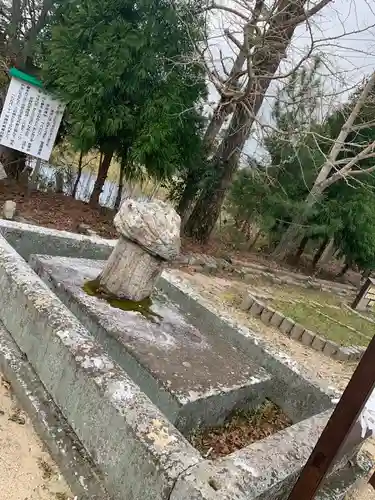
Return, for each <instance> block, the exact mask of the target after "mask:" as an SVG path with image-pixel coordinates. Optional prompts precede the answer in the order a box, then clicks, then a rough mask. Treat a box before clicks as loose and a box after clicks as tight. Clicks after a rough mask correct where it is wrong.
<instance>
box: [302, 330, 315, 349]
mask: <svg viewBox="0 0 375 500" xmlns="http://www.w3.org/2000/svg"><path fill="white" fill-rule="evenodd" d="M314 338H315V333H314V332H311V331H310V330H305V331H304V332H303V334H302V338H301V342H302V344H303V345H306V346H311V344H312V343H313V340H314Z"/></svg>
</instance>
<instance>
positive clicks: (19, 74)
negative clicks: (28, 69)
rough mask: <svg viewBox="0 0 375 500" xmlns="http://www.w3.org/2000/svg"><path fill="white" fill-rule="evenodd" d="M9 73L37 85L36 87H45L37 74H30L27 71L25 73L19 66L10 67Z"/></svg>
mask: <svg viewBox="0 0 375 500" xmlns="http://www.w3.org/2000/svg"><path fill="white" fill-rule="evenodd" d="M9 74H10V76H13V77H14V78H18V79H20V80H24V81H25V82H27V83H30V84H31V85H35V86H36V87H43V84H42V82H41V81H40V80H38V78H36V77H35V76H31V75H28V74H27V73H24V72H23V71H20V70H19V69H17V68H10V70H9Z"/></svg>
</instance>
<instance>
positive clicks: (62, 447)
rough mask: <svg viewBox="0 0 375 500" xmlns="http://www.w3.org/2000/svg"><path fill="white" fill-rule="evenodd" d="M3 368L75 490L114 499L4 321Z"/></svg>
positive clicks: (0, 330) (83, 497)
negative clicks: (106, 489) (6, 328)
mask: <svg viewBox="0 0 375 500" xmlns="http://www.w3.org/2000/svg"><path fill="white" fill-rule="evenodd" d="M0 370H1V372H2V373H3V375H4V376H5V378H6V380H7V381H8V382H9V383H10V385H11V389H12V392H13V393H14V395H15V396H16V398H17V400H18V401H19V403H20V404H21V405H22V407H23V409H24V410H25V411H26V412H27V414H28V415H29V417H30V419H31V421H32V423H33V427H34V429H35V430H36V431H37V433H38V435H39V437H40V438H41V439H42V441H43V442H44V443H45V444H46V445H47V448H48V450H49V452H50V453H51V456H52V457H53V459H54V460H55V461H56V463H57V464H58V465H59V468H60V470H61V471H62V472H63V474H64V477H65V479H66V480H67V482H68V483H69V485H70V488H71V490H72V492H73V494H74V495H77V497H78V498H79V499H80V500H110V497H109V495H108V493H107V492H106V491H105V489H104V485H103V477H102V476H101V474H100V472H99V471H98V470H97V467H96V466H95V464H94V463H93V461H92V460H91V458H90V457H89V456H88V454H87V452H86V451H85V449H84V448H83V446H82V444H81V443H80V442H79V441H78V438H77V436H75V435H74V433H73V432H72V429H71V427H70V426H69V425H68V424H67V422H66V420H65V419H64V417H63V416H62V414H61V412H60V410H59V409H58V408H57V406H56V405H55V403H54V402H53V401H52V399H51V397H50V396H49V394H48V393H47V392H46V390H45V388H44V386H43V384H42V383H41V381H40V380H39V378H38V376H37V375H36V373H35V372H34V370H33V369H32V368H31V366H30V363H28V361H26V359H25V357H24V356H23V355H22V353H21V351H20V350H19V349H18V347H17V345H16V344H15V343H14V341H13V340H12V338H11V336H10V335H9V333H8V332H7V331H6V330H5V328H4V327H3V325H2V324H1V323H0Z"/></svg>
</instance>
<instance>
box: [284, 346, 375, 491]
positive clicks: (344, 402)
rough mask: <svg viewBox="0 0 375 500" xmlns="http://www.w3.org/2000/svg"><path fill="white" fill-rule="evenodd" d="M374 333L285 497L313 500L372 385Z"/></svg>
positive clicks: (374, 382) (374, 353) (374, 349)
mask: <svg viewBox="0 0 375 500" xmlns="http://www.w3.org/2000/svg"><path fill="white" fill-rule="evenodd" d="M374 362H375V336H374V337H373V338H372V340H371V342H370V344H369V346H368V348H367V350H366V351H365V353H364V355H363V356H362V359H361V361H360V362H359V364H358V366H357V368H356V370H355V372H354V373H353V376H352V378H351V379H350V381H349V383H348V385H347V387H346V389H345V391H344V393H343V395H342V397H341V399H340V401H339V402H338V404H337V406H336V408H335V410H334V412H333V413H332V415H331V418H330V419H329V421H328V423H327V425H326V427H325V429H324V430H323V432H322V435H321V436H320V438H319V440H318V442H317V443H316V445H315V448H314V450H313V452H312V453H311V455H310V458H309V459H308V460H307V462H306V465H305V467H304V468H303V470H302V472H301V475H300V476H299V478H298V479H297V482H296V484H295V485H294V488H293V490H292V492H291V494H290V495H289V498H288V500H302V499H303V500H312V499H313V498H314V497H315V494H316V492H317V491H318V489H319V487H320V485H321V483H322V481H323V479H324V478H325V476H326V475H327V473H328V471H329V470H330V468H331V466H332V465H333V463H334V460H335V457H336V456H337V454H338V452H339V451H340V448H341V447H342V445H343V444H344V443H345V440H346V438H347V437H348V434H349V433H350V431H351V429H352V428H353V426H354V424H355V423H356V422H357V420H358V417H359V415H360V413H361V411H362V409H363V407H364V406H365V404H366V402H367V400H368V398H369V396H370V395H371V393H372V391H373V389H374V387H375V369H374Z"/></svg>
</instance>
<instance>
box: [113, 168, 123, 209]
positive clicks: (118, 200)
mask: <svg viewBox="0 0 375 500" xmlns="http://www.w3.org/2000/svg"><path fill="white" fill-rule="evenodd" d="M124 174H125V164H124V163H121V165H120V174H119V178H118V189H117V194H116V200H115V206H114V209H115V210H116V212H117V211H118V209H119V208H120V205H121V200H122V192H123V190H124Z"/></svg>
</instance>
